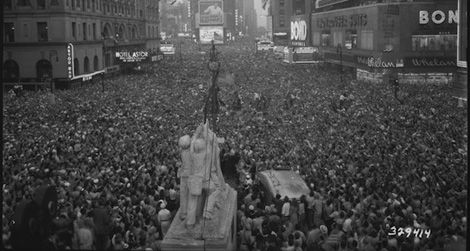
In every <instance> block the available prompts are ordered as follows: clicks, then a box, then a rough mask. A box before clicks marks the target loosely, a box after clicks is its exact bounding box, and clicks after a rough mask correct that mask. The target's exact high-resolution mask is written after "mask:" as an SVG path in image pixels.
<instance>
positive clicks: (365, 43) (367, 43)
mask: <svg viewBox="0 0 470 251" xmlns="http://www.w3.org/2000/svg"><path fill="white" fill-rule="evenodd" d="M360 47H361V49H364V50H373V49H374V32H373V31H371V30H363V31H361V40H360Z"/></svg>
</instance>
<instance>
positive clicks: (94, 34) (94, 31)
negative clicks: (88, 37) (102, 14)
mask: <svg viewBox="0 0 470 251" xmlns="http://www.w3.org/2000/svg"><path fill="white" fill-rule="evenodd" d="M93 40H96V24H95V23H93Z"/></svg>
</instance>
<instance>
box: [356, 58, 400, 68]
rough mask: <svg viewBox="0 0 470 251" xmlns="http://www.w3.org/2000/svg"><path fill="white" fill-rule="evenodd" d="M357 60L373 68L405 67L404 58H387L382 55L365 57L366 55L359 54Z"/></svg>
mask: <svg viewBox="0 0 470 251" xmlns="http://www.w3.org/2000/svg"><path fill="white" fill-rule="evenodd" d="M357 62H358V63H359V64H363V65H367V66H368V67H371V68H398V67H403V66H404V63H403V59H397V60H396V61H393V60H386V59H383V58H382V57H380V56H379V57H372V56H371V57H364V56H357Z"/></svg>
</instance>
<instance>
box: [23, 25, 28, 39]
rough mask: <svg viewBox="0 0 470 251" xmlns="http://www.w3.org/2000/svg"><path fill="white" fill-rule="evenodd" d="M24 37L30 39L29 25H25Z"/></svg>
mask: <svg viewBox="0 0 470 251" xmlns="http://www.w3.org/2000/svg"><path fill="white" fill-rule="evenodd" d="M23 36H24V37H28V36H29V29H28V24H23Z"/></svg>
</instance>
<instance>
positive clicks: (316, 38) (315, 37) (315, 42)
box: [312, 31, 321, 46]
mask: <svg viewBox="0 0 470 251" xmlns="http://www.w3.org/2000/svg"><path fill="white" fill-rule="evenodd" d="M320 37H321V36H320V32H318V31H315V32H313V33H312V43H313V45H316V46H319V45H320Z"/></svg>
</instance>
